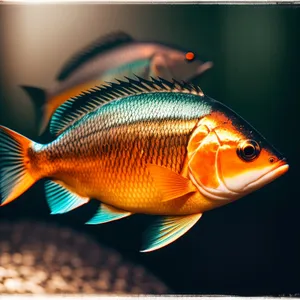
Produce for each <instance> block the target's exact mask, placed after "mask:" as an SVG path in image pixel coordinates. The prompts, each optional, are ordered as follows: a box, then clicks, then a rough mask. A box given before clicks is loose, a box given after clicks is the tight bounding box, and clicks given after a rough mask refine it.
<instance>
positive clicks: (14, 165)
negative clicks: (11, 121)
mask: <svg viewBox="0 0 300 300" xmlns="http://www.w3.org/2000/svg"><path fill="white" fill-rule="evenodd" d="M33 144H34V142H32V141H31V140H29V139H27V138H26V137H24V136H22V135H20V134H18V133H17V132H15V131H13V130H11V129H8V128H6V127H3V126H0V205H4V204H7V203H9V202H11V201H13V200H14V199H16V198H17V197H18V196H20V195H21V194H23V193H24V192H25V191H26V190H27V189H28V188H30V187H31V186H32V185H33V184H34V183H35V181H36V179H35V178H34V176H33V172H32V171H31V164H30V158H29V156H28V153H29V151H28V150H29V149H30V147H32V145H33Z"/></svg>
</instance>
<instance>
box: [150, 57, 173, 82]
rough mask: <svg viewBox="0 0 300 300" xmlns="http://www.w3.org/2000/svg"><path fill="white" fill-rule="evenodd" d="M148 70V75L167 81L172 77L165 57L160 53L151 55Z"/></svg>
mask: <svg viewBox="0 0 300 300" xmlns="http://www.w3.org/2000/svg"><path fill="white" fill-rule="evenodd" d="M149 71H150V72H149V77H160V78H163V79H166V80H169V81H171V80H172V79H173V77H172V74H171V72H170V70H169V68H168V66H167V63H166V57H164V56H163V55H162V54H160V53H158V54H155V55H153V57H152V59H151V62H150V69H149Z"/></svg>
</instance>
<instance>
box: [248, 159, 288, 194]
mask: <svg viewBox="0 0 300 300" xmlns="http://www.w3.org/2000/svg"><path fill="white" fill-rule="evenodd" d="M288 169H289V165H288V164H287V162H286V160H285V159H282V160H281V161H280V162H279V163H278V164H277V165H276V166H275V167H274V168H273V169H271V170H270V171H269V172H267V173H266V174H263V175H262V176H261V177H259V178H258V179H256V180H255V181H253V182H250V183H249V184H247V185H246V186H245V187H244V189H243V191H245V192H247V194H248V193H250V192H251V191H254V190H257V189H259V188H261V187H263V186H264V185H266V184H268V183H270V182H272V181H274V180H275V179H277V178H278V177H280V176H282V175H283V174H285V173H286V172H287V171H288Z"/></svg>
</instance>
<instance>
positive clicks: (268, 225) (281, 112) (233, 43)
mask: <svg viewBox="0 0 300 300" xmlns="http://www.w3.org/2000/svg"><path fill="white" fill-rule="evenodd" d="M299 28H300V9H297V8H296V7H293V6H290V7H287V6H246V5H245V6H223V5H214V6H203V5H186V6H182V5H100V4H98V5H91V4H87V5H73V4H72V5H1V6H0V34H1V35H0V45H1V46H0V49H1V50H0V123H1V124H3V125H5V126H8V127H10V128H12V129H14V130H16V131H18V132H20V133H22V134H24V135H27V136H28V137H33V136H34V133H35V128H34V122H35V119H34V111H33V107H32V104H31V102H30V99H29V98H28V97H27V96H26V95H25V94H24V93H23V91H21V89H20V88H19V87H18V85H19V84H26V85H34V86H39V87H49V86H50V85H51V84H52V83H53V81H54V78H55V75H56V74H57V72H58V71H59V69H60V68H61V66H62V64H63V63H64V62H65V61H66V60H67V59H68V58H69V57H70V55H72V54H73V53H74V52H76V51H78V50H80V49H81V48H83V47H84V46H86V45H87V44H89V43H90V42H92V41H93V40H94V39H96V38H98V37H99V36H101V35H102V34H105V33H108V32H110V31H113V30H118V29H122V30H124V31H127V32H128V33H129V34H131V35H133V36H134V37H135V38H137V39H144V40H158V41H163V42H166V43H172V44H178V45H179V46H182V47H185V48H189V49H191V50H193V51H195V52H196V53H199V54H200V57H201V56H202V57H203V58H205V59H208V60H212V61H213V62H214V67H213V69H212V70H210V71H208V72H207V73H206V74H205V75H204V76H203V77H202V78H201V80H199V83H200V85H201V87H202V89H203V91H204V92H205V93H206V94H208V95H209V96H211V97H213V98H215V99H217V100H219V101H222V102H224V103H225V104H227V105H228V106H230V107H231V108H233V109H234V110H235V111H236V112H238V113H240V114H241V115H242V116H243V117H244V118H245V119H247V120H248V121H249V122H250V123H252V125H254V127H256V128H257V129H258V130H259V131H260V132H261V133H262V134H263V135H265V136H266V137H267V139H268V140H269V141H270V142H271V143H273V144H274V145H275V146H276V147H277V148H278V149H279V150H280V151H281V152H283V153H284V154H285V156H286V157H287V158H288V161H289V164H290V170H289V172H288V173H287V174H286V175H284V176H283V177H282V178H279V179H277V180H276V181H275V182H273V183H271V184H269V185H268V186H266V187H264V188H262V189H261V190H259V191H257V192H255V193H253V194H251V195H249V196H247V197H245V198H243V199H242V200H239V201H237V202H235V203H233V204H230V205H228V206H225V207H222V208H218V209H216V210H213V211H210V212H207V213H205V214H204V217H203V218H202V219H201V220H200V221H199V222H198V223H197V224H196V225H195V226H194V227H193V228H192V229H191V230H190V231H189V232H188V233H187V234H186V235H184V236H183V237H182V238H180V239H179V240H178V241H176V242H175V243H173V244H171V245H170V246H168V247H165V248H163V249H161V250H158V251H155V252H152V253H146V254H142V253H139V252H138V250H139V248H140V246H141V236H142V233H143V231H144V230H145V228H146V227H147V226H148V225H149V224H150V222H152V220H153V217H150V216H141V215H135V216H132V217H131V218H128V219H124V220H120V221H116V222H112V223H109V224H105V225H101V226H87V225H84V222H85V221H86V220H87V219H88V218H89V217H91V216H92V214H93V212H94V211H95V209H96V206H97V205H96V204H97V203H96V202H92V203H90V204H88V205H86V206H84V207H82V208H79V209H77V210H75V211H73V212H70V213H68V214H65V215H60V216H50V215H49V209H48V207H47V204H46V201H45V197H44V191H43V183H42V182H39V183H37V184H36V185H35V186H34V187H32V188H31V189H30V190H29V191H27V192H26V193H25V194H23V195H22V196H21V197H20V198H19V199H18V200H16V201H14V202H13V203H11V204H9V205H7V206H5V207H1V208H0V218H1V219H2V220H4V219H9V220H19V219H24V218H27V219H34V220H44V221H47V222H49V223H50V222H56V223H60V224H64V225H69V226H70V227H73V228H76V229H78V230H81V231H85V232H88V233H89V234H91V235H93V236H94V237H95V238H97V239H98V240H99V242H101V243H102V244H105V245H109V246H111V247H113V248H115V249H117V250H118V251H119V252H121V253H122V254H124V255H125V256H126V257H127V258H130V259H131V260H133V261H136V262H139V263H141V264H143V265H145V266H146V267H147V268H148V269H149V270H151V271H152V272H153V273H154V274H155V275H157V276H158V277H159V278H160V279H162V280H163V281H164V282H165V283H166V284H168V285H169V287H170V288H171V289H172V290H173V291H174V292H175V293H188V294H208V293H209V294H237V295H276V294H293V293H300V242H299V241H300V218H299V214H300V197H299V183H298V182H299V175H298V174H299V173H297V171H299V139H300V136H299V108H300V106H299V103H300V98H299V74H300V72H299V67H300V63H299V46H300V44H299V39H300V34H299V33H300V32H299ZM86 251H89V249H86Z"/></svg>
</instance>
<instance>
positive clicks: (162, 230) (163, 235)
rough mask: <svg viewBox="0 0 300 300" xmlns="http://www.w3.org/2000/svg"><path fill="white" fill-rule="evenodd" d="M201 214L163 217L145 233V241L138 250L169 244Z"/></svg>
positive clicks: (149, 249) (185, 230)
mask: <svg viewBox="0 0 300 300" xmlns="http://www.w3.org/2000/svg"><path fill="white" fill-rule="evenodd" d="M201 216H202V214H200V213H199V214H194V215H189V216H176V217H164V218H162V219H160V220H159V221H158V222H157V223H155V224H153V225H152V227H150V228H149V229H148V231H146V233H145V239H146V241H145V243H144V246H143V250H141V251H140V252H150V251H154V250H157V249H160V248H162V247H165V246H167V245H168V244H171V243H172V242H174V241H175V240H177V239H178V238H180V237H181V236H182V235H184V234H185V233H186V232H187V231H188V230H189V229H191V228H192V226H193V225H195V224H196V222H197V221H198V220H199V219H200V218H201Z"/></svg>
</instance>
